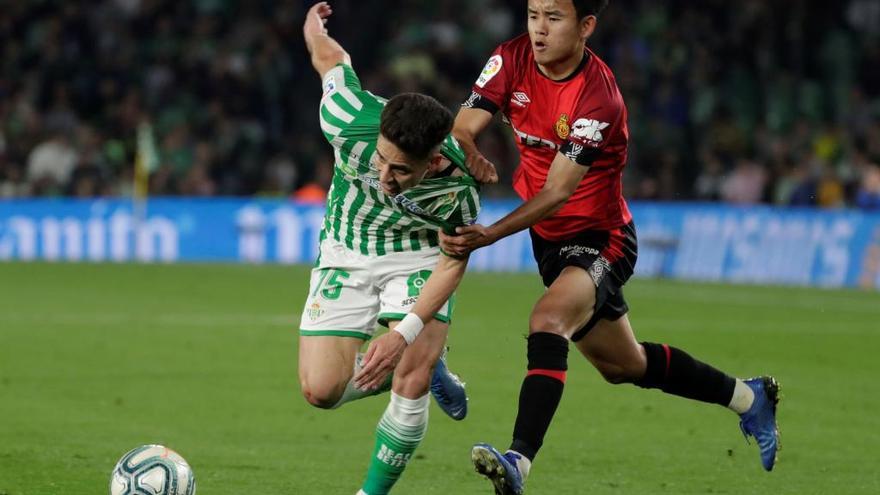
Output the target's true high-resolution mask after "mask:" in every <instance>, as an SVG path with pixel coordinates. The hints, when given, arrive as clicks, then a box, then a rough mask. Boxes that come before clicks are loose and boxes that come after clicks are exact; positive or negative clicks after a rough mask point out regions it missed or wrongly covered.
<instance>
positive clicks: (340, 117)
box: [299, 2, 480, 495]
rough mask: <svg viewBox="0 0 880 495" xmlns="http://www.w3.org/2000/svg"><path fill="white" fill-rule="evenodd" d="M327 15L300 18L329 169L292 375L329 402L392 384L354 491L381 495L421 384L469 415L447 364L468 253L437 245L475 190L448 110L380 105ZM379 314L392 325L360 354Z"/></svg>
mask: <svg viewBox="0 0 880 495" xmlns="http://www.w3.org/2000/svg"><path fill="white" fill-rule="evenodd" d="M331 14H332V10H331V8H330V6H329V5H328V4H327V3H326V2H320V3H318V4H315V5H314V6H313V7H312V8H311V9H310V10H309V12H308V14H307V17H306V21H305V24H304V26H303V34H304V36H305V41H306V46H307V47H308V50H309V53H310V55H311V61H312V65H313V66H314V68H315V70H316V71H317V72H318V73H319V74H320V75H321V77H322V79H323V89H324V95H323V97H322V99H321V107H320V125H321V130H322V131H323V134H324V137H325V138H326V139H327V141H328V142H329V143H330V144H331V145H332V147H333V152H334V154H335V170H334V175H333V184H332V186H331V189H330V193H329V195H328V199H327V211H326V214H325V217H324V224H323V229H322V231H321V236H320V240H321V241H320V242H321V244H320V251H319V252H320V254H319V260H318V262H317V264H316V267H315V269H314V270H312V276H311V284H310V288H309V295H308V298H307V300H306V304H305V308H304V309H303V315H302V320H301V324H300V339H299V378H300V384H301V386H302V392H303V395H304V396H305V398H306V400H307V401H308V402H309V403H310V404H312V405H314V406H317V407H321V408H327V409H332V408H336V407H339V406H340V405H342V404H344V403H346V402H350V401H352V400H355V399H359V398H362V397H365V396H368V395H374V394H376V393H379V392H384V391H387V390H388V389H389V388H390V390H391V399H390V401H389V405H388V408H387V409H386V410H385V413H384V414H383V416H382V418H381V420H380V421H379V425H378V427H377V429H376V443H375V447H374V450H373V454H372V458H371V461H370V467H369V470H368V472H367V477H366V480H365V482H364V484H363V486H362V488H361V490H360V491H359V492H358V494H359V495H360V494H363V495H382V494H385V493H388V492H389V491H390V490H391V487H392V486H393V485H394V483H395V482H396V481H397V480H398V478H399V477H400V475H401V474H402V472H403V470H404V468H405V467H406V465H407V463H408V461H409V460H410V459H411V457H412V455H413V452H414V451H415V449H416V447H417V446H418V444H419V442H420V441H421V440H422V438H423V437H424V435H425V431H426V428H427V423H428V405H429V401H428V390H429V388H430V390H431V392H433V393H434V396H435V398H436V399H437V402H438V405H440V406H441V408H442V409H443V410H444V412H446V413H447V414H449V415H450V416H451V417H453V418H454V419H461V418H463V417H464V415H465V413H466V410H467V409H466V406H467V402H466V400H467V398H466V396H465V394H464V388H463V384H461V382H460V381H458V379H457V378H456V377H455V376H454V375H452V374H451V373H449V372H448V370H446V367H445V362H444V361H443V360H442V359H441V354H442V353H443V351H444V349H445V345H446V336H447V332H448V328H449V322H450V319H451V316H452V306H453V304H452V302H453V292H454V291H455V288H456V287H457V286H458V283H459V282H460V281H461V278H462V276H463V275H464V271H465V267H466V264H467V258H466V257H465V258H456V257H451V256H447V255H445V254H442V253H441V252H440V248H439V246H438V231H440V230H443V231H445V232H447V233H453V232H454V231H455V227H457V226H463V225H468V224H472V223H473V222H474V221H475V220H476V216H477V213H478V211H479V204H480V203H479V196H478V192H479V187H478V185H477V183H476V182H475V180H474V179H473V177H472V176H471V175H470V173H469V171H468V169H467V166H466V165H465V161H464V153H463V152H462V150H461V148H460V147H459V146H458V143H457V142H456V141H455V139H454V138H452V137H451V136H449V132H450V130H451V129H452V122H453V118H452V114H451V112H449V110H448V109H446V108H445V107H443V106H442V105H441V104H440V103H438V102H437V101H436V100H434V99H433V98H431V97H429V96H425V95H420V94H415V93H408V94H402V95H398V96H396V97H394V98H392V99H390V100H387V101H386V100H385V99H383V98H380V97H378V96H375V95H373V94H372V93H370V92H368V91H365V90H363V89H362V88H361V85H360V81H359V79H358V77H357V74H356V73H355V71H354V69H353V68H352V67H351V60H350V57H349V55H348V53H346V52H345V50H344V49H343V48H342V47H341V46H340V45H339V44H338V43H337V42H336V41H335V40H334V39H333V38H331V37H330V36H329V35H328V34H327V30H326V29H325V23H326V22H327V18H328V17H329V16H330V15H331ZM377 323H378V324H382V325H386V326H388V328H389V329H390V331H389V332H387V333H385V334H384V335H382V336H380V337H378V338H376V339H374V340H373V341H372V342H371V344H370V346H369V348H368V349H367V352H366V353H365V354H359V352H358V351H359V349H360V348H361V345H362V344H363V343H364V342H365V341H367V340H370V339H371V337H372V334H373V331H374V329H375V327H376V325H377Z"/></svg>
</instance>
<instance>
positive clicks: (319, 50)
mask: <svg viewBox="0 0 880 495" xmlns="http://www.w3.org/2000/svg"><path fill="white" fill-rule="evenodd" d="M332 14H333V9H332V8H330V4H328V3H327V2H318V3H316V4H315V5H312V8H310V9H309V12H308V13H307V14H306V21H305V23H304V24H303V37H305V40H306V48H307V49H308V50H309V55H311V56H312V67H314V68H315V70H316V71H318V75H320V76H321V77H324V74H326V73H327V71H329V70H330V69H332V68H333V67H335V66H336V64H339V63H345V64H349V65H351V57H350V56H349V55H348V53H347V52H346V51H345V49H343V48H342V45H340V44H339V43H338V42H337V41H336V40H334V39H333V38H331V37H330V35H329V34H327V28H326V27H325V26H324V25H325V24H327V19H328V18H329V17H330V15H332Z"/></svg>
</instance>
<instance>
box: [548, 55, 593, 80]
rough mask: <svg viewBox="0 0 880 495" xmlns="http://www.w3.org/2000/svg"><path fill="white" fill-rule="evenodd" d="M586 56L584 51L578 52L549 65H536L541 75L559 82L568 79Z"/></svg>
mask: <svg viewBox="0 0 880 495" xmlns="http://www.w3.org/2000/svg"><path fill="white" fill-rule="evenodd" d="M586 56H587V53H586V51H584V50H580V51H578V52H576V53H572V54H571V56H570V57H568V58H566V59H563V60H559V61H556V62H553V63H551V64H537V65H538V69H539V70H540V71H541V73H542V74H544V75H545V76H547V77H548V78H550V79H552V80H554V81H561V80H563V79H567V78H568V77H570V76H571V75H572V73H574V71H575V70H577V69H578V67H580V66H581V64H582V63H583V62H584V58H585V57H586Z"/></svg>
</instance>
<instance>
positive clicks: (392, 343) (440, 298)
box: [354, 255, 467, 390]
mask: <svg viewBox="0 0 880 495" xmlns="http://www.w3.org/2000/svg"><path fill="white" fill-rule="evenodd" d="M466 269H467V257H462V258H453V257H450V256H446V255H441V256H440V260H438V262H437V266H436V267H435V268H434V271H433V272H432V273H431V276H430V277H429V278H428V281H427V282H426V283H425V286H424V287H422V291H421V292H420V293H419V299H418V300H417V301H416V304H415V306H413V309H412V311H410V313H409V314H407V315H406V316H405V317H404V319H403V320H402V321H401V322H399V323H398V324H397V326H396V327H394V329H393V330H392V331H390V332H388V333H386V334H384V335H382V336H381V337H379V338H377V339H375V340H373V342H371V343H370V347H369V348H368V349H367V353H366V355H365V356H364V363H363V368H361V371H360V372H359V373H358V374H357V376H355V377H354V380H355V386H356V387H358V388H360V389H362V390H372V389H376V388H378V387H379V386H380V385H381V384H382V383H384V382H385V378H386V377H387V376H388V374H389V373H391V372H392V371H394V367H395V366H397V363H398V362H400V358H401V357H402V356H403V351H404V350H406V346H408V345H409V344H411V343H413V342H414V341H415V339H416V337H418V335H419V333H420V332H421V331H422V328H424V326H425V325H426V324H427V323H428V322H430V321H431V319H433V318H434V314H436V313H437V311H440V308H442V307H443V305H444V304H445V303H446V301H448V300H449V298H450V297H452V293H453V292H455V289H456V288H458V284H459V283H461V279H462V278H463V277H464V272H465V270H466Z"/></svg>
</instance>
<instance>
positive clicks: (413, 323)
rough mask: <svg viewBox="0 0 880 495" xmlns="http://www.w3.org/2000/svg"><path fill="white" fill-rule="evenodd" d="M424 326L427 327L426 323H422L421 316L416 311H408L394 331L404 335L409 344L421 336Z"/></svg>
mask: <svg viewBox="0 0 880 495" xmlns="http://www.w3.org/2000/svg"><path fill="white" fill-rule="evenodd" d="M423 328H425V324H424V323H422V319H421V318H419V317H418V316H417V315H416V314H415V313H407V315H406V316H404V317H403V319H402V320H400V323H398V324H397V326H396V327H394V331H395V332H397V333H399V334H400V335H403V340H405V341H406V344H407V345H409V344H412V343H413V341H415V340H416V337H418V336H419V334H420V333H421V332H422V329H423Z"/></svg>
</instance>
